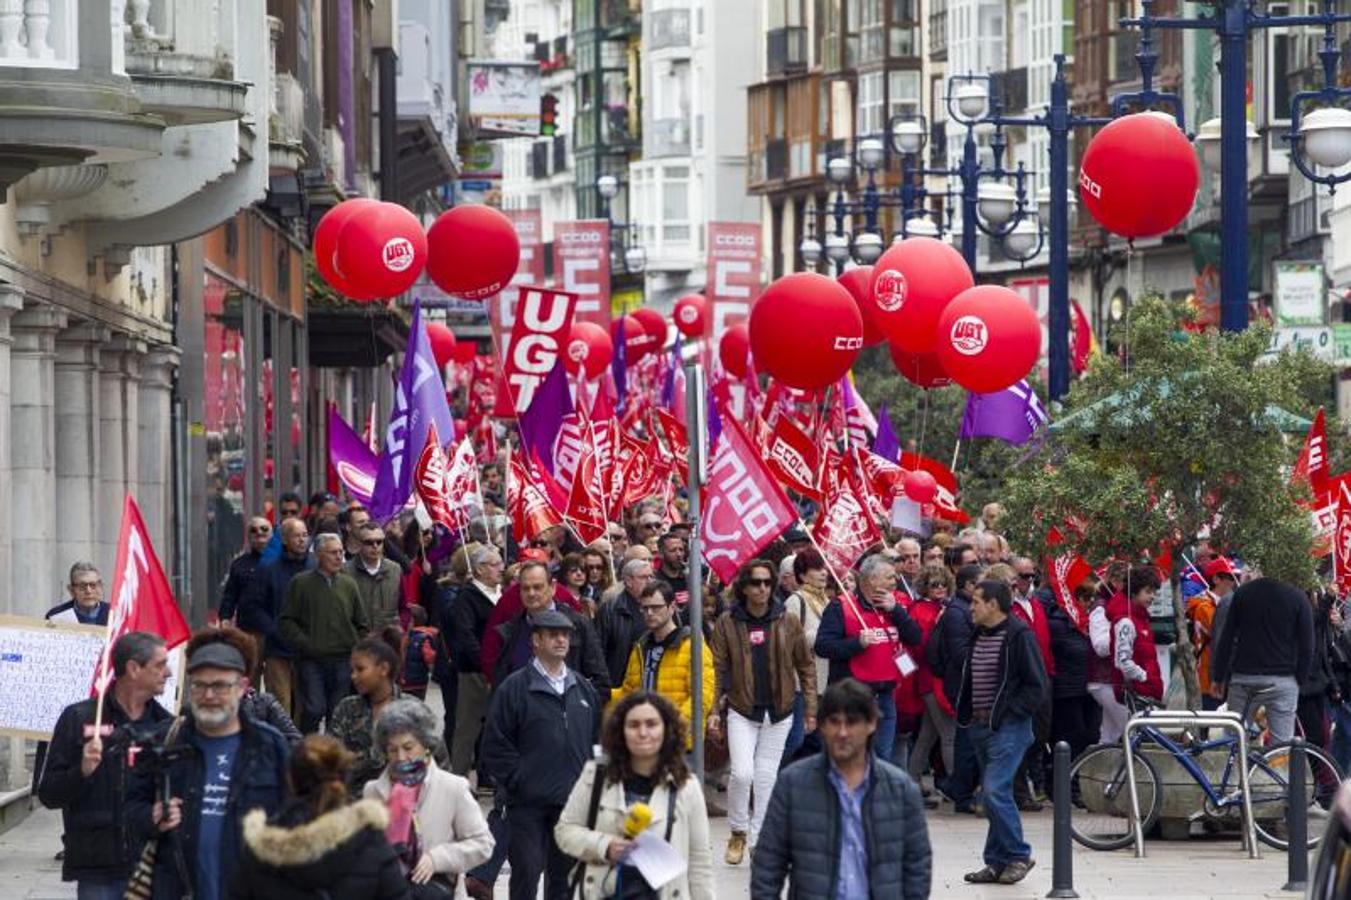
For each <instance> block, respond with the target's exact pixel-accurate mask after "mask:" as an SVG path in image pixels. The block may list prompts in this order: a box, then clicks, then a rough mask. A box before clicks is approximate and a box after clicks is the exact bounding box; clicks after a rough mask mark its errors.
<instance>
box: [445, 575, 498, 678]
mask: <svg viewBox="0 0 1351 900" xmlns="http://www.w3.org/2000/svg"><path fill="white" fill-rule="evenodd" d="M492 614H493V601H491V600H489V599H488V595H487V594H485V593H483V591H481V590H480V589H479V587H478V585H476V584H474V582H472V581H470V582H468V583H467V584H465V586H464V587H462V588H460V591H459V593H458V594H456V595H455V599H454V600H453V601H452V602H451V603H450V605H449V607H448V614H447V615H446V618H447V619H449V622H448V623H447V624H449V625H450V639H449V640H450V645H449V646H450V658H451V661H452V662H453V663H454V665H455V670H456V671H457V672H462V673H465V674H471V675H472V674H477V673H482V672H483V632H484V631H486V630H487V628H488V617H489V616H491V615H492Z"/></svg>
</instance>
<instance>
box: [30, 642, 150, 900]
mask: <svg viewBox="0 0 1351 900" xmlns="http://www.w3.org/2000/svg"><path fill="white" fill-rule="evenodd" d="M168 658H169V657H168V654H167V653H166V652H165V650H164V639H163V638H162V637H160V636H159V635H156V634H147V633H146V632H144V631H131V632H127V633H126V634H124V635H122V636H121V637H120V638H118V639H117V642H116V643H114V644H113V653H112V665H113V675H114V678H115V679H116V680H115V681H114V682H113V685H112V687H111V688H109V689H108V692H107V694H105V695H104V698H103V722H102V725H101V726H100V728H99V733H98V734H97V735H96V734H94V719H95V715H96V712H97V708H96V707H97V704H98V700H97V698H91V699H89V700H81V701H80V702H79V703H72V704H71V705H70V706H67V707H66V708H65V709H64V710H63V711H62V712H61V718H59V719H58V720H57V722H56V729H55V731H53V732H52V740H51V745H50V747H49V749H48V751H47V758H46V762H45V764H44V767H43V769H42V780H41V782H40V783H39V785H38V799H39V800H41V801H42V804H43V805H44V806H46V807H49V808H51V809H60V810H61V821H62V824H63V826H64V830H63V833H62V835H61V842H62V845H63V846H64V847H65V856H64V857H63V859H62V863H61V878H62V880H63V881H74V882H77V883H78V885H79V888H78V890H79V895H80V897H81V898H82V900H84V898H90V900H104V898H108V900H114V898H116V900H121V897H122V894H123V892H124V891H125V890H126V887H127V875H128V874H130V872H131V867H132V865H133V864H134V863H135V861H136V855H137V852H138V850H139V847H138V846H137V843H136V841H135V840H134V839H133V838H132V836H131V834H130V833H129V830H128V828H127V822H126V819H125V817H124V814H123V798H124V794H125V791H126V778H127V769H128V765H129V762H128V761H129V760H130V759H134V756H135V751H134V750H133V749H132V748H133V747H135V746H136V745H137V744H138V743H141V742H144V741H145V740H146V739H148V738H149V737H150V736H151V735H152V734H153V733H154V731H155V729H156V727H157V726H158V725H159V724H160V723H162V722H164V721H166V720H167V719H169V718H170V716H169V713H168V711H166V710H165V709H164V707H162V706H160V705H159V703H157V702H156V701H155V699H154V698H155V697H156V696H158V695H159V693H160V691H162V690H164V683H165V681H166V680H168V677H169V667H168Z"/></svg>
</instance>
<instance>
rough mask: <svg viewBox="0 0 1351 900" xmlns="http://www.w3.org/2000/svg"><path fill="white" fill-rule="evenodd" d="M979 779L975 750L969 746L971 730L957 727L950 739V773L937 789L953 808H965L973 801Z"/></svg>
mask: <svg viewBox="0 0 1351 900" xmlns="http://www.w3.org/2000/svg"><path fill="white" fill-rule="evenodd" d="M979 779H980V767H979V764H978V763H977V762H976V749H975V747H973V746H972V744H971V729H970V728H969V727H966V728H963V727H962V726H960V725H958V726H957V733H956V734H955V735H954V736H953V739H952V771H951V772H949V773H948V777H947V778H946V779H944V781H943V783H942V785H940V786H939V787H940V788H941V789H942V791H943V793H945V794H947V795H948V797H949V798H950V799H951V800H952V803H953V805H954V806H957V807H967V806H970V805H971V802H972V801H973V800H974V799H975V796H976V782H977V781H978V780H979Z"/></svg>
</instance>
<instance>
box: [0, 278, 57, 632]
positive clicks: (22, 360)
mask: <svg viewBox="0 0 1351 900" xmlns="http://www.w3.org/2000/svg"><path fill="white" fill-rule="evenodd" d="M65 327H66V313H65V311H63V310H61V309H59V308H57V307H55V306H51V305H50V304H47V303H42V302H39V303H37V304H35V305H32V306H28V307H26V308H25V309H24V310H23V311H22V312H20V313H18V314H17V315H15V316H14V318H13V320H12V321H11V322H10V330H11V333H12V334H13V339H14V343H13V346H12V347H11V350H10V361H9V368H10V403H9V410H10V424H11V427H12V429H13V434H14V435H16V439H15V440H14V443H13V445H12V446H11V448H10V454H11V456H10V458H11V465H10V469H11V471H12V473H13V476H14V482H13V491H12V496H11V504H10V510H11V517H12V539H11V548H12V553H13V556H12V558H11V565H10V577H11V579H12V582H11V585H12V588H13V590H11V592H10V593H9V594H8V597H9V607H10V610H11V611H12V612H15V613H18V614H20V615H32V616H40V615H42V614H43V613H45V612H46V611H47V610H48V609H50V608H51V606H52V605H53V604H54V603H56V601H58V600H60V599H61V596H62V594H63V591H62V590H61V586H62V584H63V583H64V579H63V578H62V576H61V571H60V569H61V566H60V563H59V562H58V560H57V558H56V532H57V507H56V452H55V451H56V417H55V415H53V403H54V399H55V395H56V392H55V381H56V374H55V363H56V335H57V332H59V331H60V330H61V329H62V328H65Z"/></svg>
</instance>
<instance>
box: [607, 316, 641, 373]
mask: <svg viewBox="0 0 1351 900" xmlns="http://www.w3.org/2000/svg"><path fill="white" fill-rule="evenodd" d="M621 328H623V329H624V361H625V363H632V362H634V361H636V360H637V359H639V358H640V357H641V356H642V355H643V353H644V351H645V349H646V347H647V332H646V331H645V330H644V329H643V323H642V322H639V321H638V320H637V319H635V318H634V317H633V315H632V314H628V315H623V316H620V317H619V318H618V319H614V320H612V321H611V322H610V343H611V344H618V343H619V329H621Z"/></svg>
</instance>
